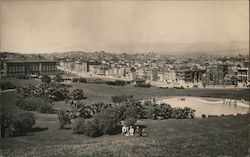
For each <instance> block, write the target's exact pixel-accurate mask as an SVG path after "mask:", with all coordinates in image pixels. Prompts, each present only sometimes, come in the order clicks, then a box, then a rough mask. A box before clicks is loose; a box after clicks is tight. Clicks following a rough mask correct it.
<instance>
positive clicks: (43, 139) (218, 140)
mask: <svg viewBox="0 0 250 157" xmlns="http://www.w3.org/2000/svg"><path fill="white" fill-rule="evenodd" d="M75 88H81V89H83V90H84V92H85V93H86V95H87V96H88V99H87V100H84V101H86V103H87V102H110V101H111V99H110V97H111V96H113V95H120V94H126V95H127V94H131V95H134V96H135V97H136V98H140V97H144V98H151V97H157V96H174V95H176V94H177V95H178V93H179V94H180V95H185V94H187V93H191V94H192V96H196V95H197V96H198V95H199V96H206V95H208V96H213V94H218V93H222V94H220V95H223V92H225V93H224V95H226V94H229V93H230V92H231V91H228V90H205V91H206V92H204V91H203V90H198V89H193V90H186V89H185V90H178V89H159V88H154V87H153V88H134V87H132V86H124V87H121V86H108V85H104V84H76V83H74V84H73V87H72V88H71V90H72V89H75ZM202 91H203V92H202ZM222 91H223V92H222ZM213 92H214V93H213ZM242 93H243V92H242V91H241V93H240V94H242ZM15 101H16V94H15V91H11V92H7V93H4V94H1V102H4V104H2V105H3V106H2V108H1V111H3V110H10V111H13V112H23V111H22V110H21V109H19V108H18V107H16V105H15ZM53 107H55V108H56V109H58V110H60V109H65V108H66V107H67V105H66V104H65V102H64V101H60V102H55V103H54V106H53ZM32 113H34V115H35V118H36V124H35V126H34V128H33V129H32V130H31V132H30V133H28V134H27V135H25V136H19V137H9V138H2V139H1V149H2V152H1V153H2V155H3V156H4V157H5V156H32V157H33V156H39V157H40V156H55V157H57V156H65V157H68V156H106V157H112V156H136V157H144V156H173V157H174V156H202V157H203V156H236V157H237V156H239V157H241V156H247V154H248V148H250V139H249V130H248V125H249V124H250V115H240V116H225V117H214V118H207V119H179V120H177V119H169V120H139V121H138V124H139V125H144V126H146V130H147V133H148V135H149V136H148V137H125V136H122V135H110V136H108V135H105V136H101V137H98V138H90V137H86V136H84V135H78V134H74V133H73V126H74V124H71V125H69V126H68V127H67V129H63V130H60V129H58V119H57V115H56V114H42V113H37V112H32Z"/></svg>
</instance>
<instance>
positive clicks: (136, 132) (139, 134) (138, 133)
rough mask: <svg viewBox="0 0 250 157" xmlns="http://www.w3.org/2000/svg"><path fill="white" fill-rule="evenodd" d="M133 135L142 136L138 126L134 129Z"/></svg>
mask: <svg viewBox="0 0 250 157" xmlns="http://www.w3.org/2000/svg"><path fill="white" fill-rule="evenodd" d="M135 134H136V135H137V136H142V129H141V128H139V126H137V127H136V130H135Z"/></svg>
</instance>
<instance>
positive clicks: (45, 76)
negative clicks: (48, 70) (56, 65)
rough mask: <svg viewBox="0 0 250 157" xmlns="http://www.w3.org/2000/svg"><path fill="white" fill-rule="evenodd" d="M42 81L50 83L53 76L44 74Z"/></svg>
mask: <svg viewBox="0 0 250 157" xmlns="http://www.w3.org/2000/svg"><path fill="white" fill-rule="evenodd" d="M41 80H42V82H44V83H47V84H49V83H50V82H51V78H50V77H49V76H48V75H44V76H42V78H41Z"/></svg>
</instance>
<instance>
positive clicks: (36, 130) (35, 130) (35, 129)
mask: <svg viewBox="0 0 250 157" xmlns="http://www.w3.org/2000/svg"><path fill="white" fill-rule="evenodd" d="M48 129H49V128H47V127H46V128H40V127H34V128H32V129H31V130H30V131H29V132H40V131H45V130H48Z"/></svg>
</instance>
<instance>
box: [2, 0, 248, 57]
mask: <svg viewBox="0 0 250 157" xmlns="http://www.w3.org/2000/svg"><path fill="white" fill-rule="evenodd" d="M248 3H249V2H248V1H239V2H233V1H222V2H216V1H203V2H197V1H195V2H194V1H189V2H173V1H167V2H163V1H158V2H152V1H143V2H142V1H125V2H124V1H119V2H113V1H112V2H110V1H105V2H101V1H95V2H90V1H81V2H80V1H71V2H69V1H46V2H41V1H33V2H31V1H23V2H21V1H19V2H17V1H11V2H7V1H4V2H2V5H1V8H2V9H1V51H12V52H21V53H32V52H33V53H49V52H64V51H77V50H82V51H98V50H104V51H107V52H112V53H113V52H120V53H121V52H135V51H136V52H149V51H154V52H167V53H170V52H171V51H174V52H178V53H180V52H181V51H182V49H185V50H186V51H187V50H189V49H190V51H194V50H196V51H201V50H203V49H209V48H211V50H217V49H225V50H227V49H237V48H239V49H241V48H244V49H245V48H247V49H249V45H248V44H246V43H248V41H249V14H248V13H249V5H248ZM184 13H185V14H184ZM239 41H240V42H239ZM235 42H236V43H240V44H235ZM241 42H242V43H243V44H241ZM197 43H199V44H200V43H210V45H209V44H205V45H201V46H198V48H197V46H194V45H198V44H197ZM211 43H213V44H214V45H216V46H214V45H212V46H211ZM178 44H180V45H181V46H179V45H178ZM183 45H184V46H183ZM190 47H191V48H190ZM176 49H177V50H176ZM183 53H184V54H185V52H183ZM186 53H188V51H187V52H186Z"/></svg>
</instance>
